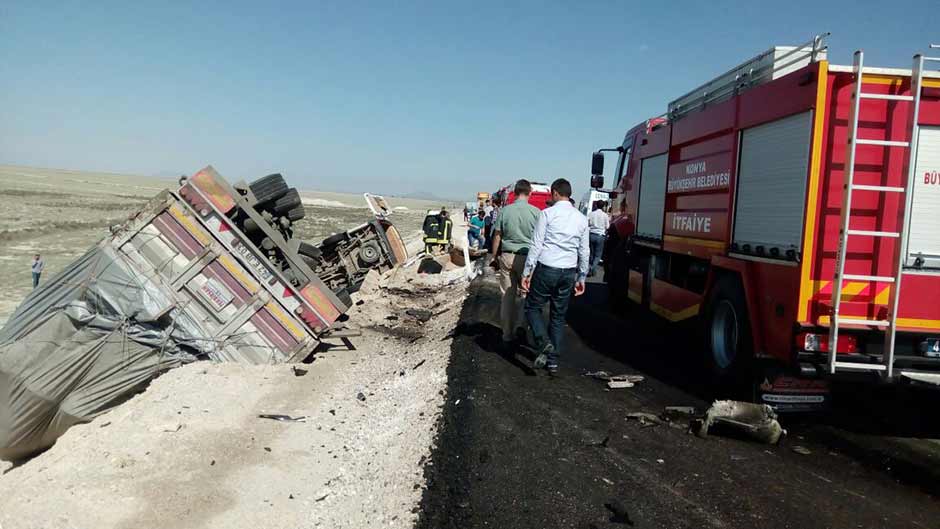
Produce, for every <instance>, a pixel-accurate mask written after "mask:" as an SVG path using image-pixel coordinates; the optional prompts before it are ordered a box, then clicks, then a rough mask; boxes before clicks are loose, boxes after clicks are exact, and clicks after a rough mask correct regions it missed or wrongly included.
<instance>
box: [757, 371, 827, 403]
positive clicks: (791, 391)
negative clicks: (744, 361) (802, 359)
mask: <svg viewBox="0 0 940 529" xmlns="http://www.w3.org/2000/svg"><path fill="white" fill-rule="evenodd" d="M756 389H757V398H758V402H760V403H762V404H768V405H770V407H771V408H773V409H774V411H776V412H777V413H795V412H815V411H822V410H825V409H828V408H829V405H830V402H831V394H830V387H829V381H828V380H826V379H823V378H805V377H798V376H795V375H793V374H792V373H789V372H786V371H784V370H783V369H781V368H779V367H776V368H775V367H765V368H764V369H763V370H762V373H761V377H760V378H758V382H757V388H756Z"/></svg>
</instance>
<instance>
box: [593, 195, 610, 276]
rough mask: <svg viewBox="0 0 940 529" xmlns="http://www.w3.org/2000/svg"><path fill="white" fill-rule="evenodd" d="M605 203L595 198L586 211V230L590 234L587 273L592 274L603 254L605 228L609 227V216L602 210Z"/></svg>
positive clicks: (605, 237)
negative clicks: (588, 211) (589, 208)
mask: <svg viewBox="0 0 940 529" xmlns="http://www.w3.org/2000/svg"><path fill="white" fill-rule="evenodd" d="M606 205H607V204H606V203H605V202H604V201H603V200H595V201H594V204H593V206H592V209H591V212H590V213H588V216H587V219H588V231H589V232H590V234H591V267H590V268H589V269H588V275H589V276H593V275H594V270H595V269H596V268H597V263H598V262H600V260H601V255H603V254H604V241H605V240H607V228H609V227H610V217H608V216H607V212H606V211H604V206H606Z"/></svg>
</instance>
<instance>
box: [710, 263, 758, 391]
mask: <svg viewBox="0 0 940 529" xmlns="http://www.w3.org/2000/svg"><path fill="white" fill-rule="evenodd" d="M704 323H705V345H706V348H707V349H706V350H707V352H708V354H707V355H706V360H707V362H708V365H709V367H710V368H711V371H712V373H713V374H714V375H715V376H716V377H717V378H718V379H743V378H744V377H745V376H746V375H747V373H748V368H749V367H750V365H751V361H752V359H753V343H752V340H751V324H750V321H749V319H748V314H747V303H746V302H745V301H744V291H743V289H742V288H741V285H740V282H739V281H738V280H737V279H736V278H735V277H731V276H724V277H722V278H720V279H719V280H718V282H717V283H716V284H715V287H714V289H712V293H711V295H710V296H709V301H708V304H707V306H706V312H705V318H704Z"/></svg>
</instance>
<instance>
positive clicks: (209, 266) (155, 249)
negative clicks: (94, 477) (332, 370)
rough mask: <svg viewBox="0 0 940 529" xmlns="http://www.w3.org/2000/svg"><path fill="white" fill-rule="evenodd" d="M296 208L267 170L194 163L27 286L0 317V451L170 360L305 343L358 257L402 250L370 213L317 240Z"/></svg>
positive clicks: (40, 435) (332, 317) (77, 419)
mask: <svg viewBox="0 0 940 529" xmlns="http://www.w3.org/2000/svg"><path fill="white" fill-rule="evenodd" d="M370 205H371V204H370ZM373 211H375V209H374V208H373ZM303 216H304V210H303V206H302V204H301V201H300V196H299V194H298V193H297V191H296V190H295V189H292V188H288V187H287V184H286V183H285V182H284V179H283V178H282V177H281V176H280V175H269V176H266V177H264V178H261V179H259V180H256V181H255V182H252V183H251V184H245V183H243V182H240V183H237V184H235V185H230V184H229V183H228V182H226V181H225V180H224V179H223V178H222V177H221V176H220V175H219V174H218V173H217V172H216V171H215V170H214V169H213V168H212V167H206V168H205V169H203V170H201V171H199V172H198V173H196V174H195V175H193V176H192V177H189V178H182V179H180V182H179V186H177V187H175V188H174V189H172V190H165V191H163V192H161V193H160V194H159V195H157V196H156V197H154V198H153V199H152V200H151V201H150V202H149V203H148V204H147V205H146V206H145V207H144V208H143V209H142V210H140V211H139V212H138V213H137V214H135V215H134V216H133V217H131V218H130V219H129V220H128V221H127V222H125V223H124V224H122V225H120V226H116V227H114V228H112V230H111V234H110V235H109V236H108V237H106V238H104V239H103V240H102V241H100V242H99V243H98V244H97V245H96V246H94V247H93V248H91V249H90V250H89V251H88V252H87V253H86V254H85V255H84V256H82V257H81V258H79V259H78V260H76V261H75V262H74V263H72V264H71V265H70V266H69V267H67V268H66V269H65V270H63V271H62V272H61V273H59V274H58V275H56V276H55V277H53V278H52V279H51V280H50V281H48V282H47V283H46V284H45V285H43V286H42V287H40V288H38V289H36V290H34V291H33V292H32V293H31V294H30V295H29V296H28V297H27V298H26V299H25V300H24V302H23V303H22V304H21V305H20V307H19V308H18V309H17V310H16V312H15V313H14V314H13V316H12V317H11V318H10V319H9V321H8V322H7V324H6V325H5V326H4V327H3V329H0V459H6V460H16V459H22V458H24V457H28V456H30V455H32V454H34V453H36V452H38V451H41V450H43V449H45V448H47V447H49V446H51V445H52V444H53V443H54V442H55V439H57V438H58V437H59V436H60V435H62V434H63V433H64V432H65V431H66V430H67V429H68V428H69V427H70V426H72V425H74V424H78V423H82V422H88V421H90V420H91V419H92V418H94V417H95V416H96V415H99V414H100V413H103V412H104V411H106V410H108V409H110V408H112V407H113V406H116V405H117V404H120V403H121V402H123V401H124V400H126V399H127V398H129V397H130V396H132V395H134V394H135V393H137V392H139V391H141V390H142V389H143V388H144V387H146V385H147V384H148V383H149V382H150V381H151V380H152V379H153V378H155V377H157V376H159V375H160V374H161V373H163V372H165V371H166V370H168V369H171V368H173V367H177V366H180V365H182V364H185V363H189V362H193V361H195V360H200V359H208V360H213V361H236V362H242V363H249V364H270V363H281V362H292V361H301V360H303V359H305V358H306V357H308V356H309V355H310V354H312V353H313V351H314V349H315V348H316V347H317V345H318V344H319V343H320V341H321V340H322V339H326V338H328V337H329V335H330V329H331V326H333V324H334V323H335V322H336V321H337V320H338V319H340V318H341V317H342V315H343V314H344V313H345V312H346V311H347V310H348V309H349V306H350V305H351V302H350V300H349V293H350V292H353V291H355V290H356V289H357V288H358V285H359V283H360V282H361V280H362V276H364V275H365V271H367V270H366V269H368V268H380V269H384V268H389V267H392V266H395V265H396V264H398V263H401V262H403V261H404V259H405V258H406V257H407V255H406V253H405V246H404V244H403V242H402V240H401V237H400V236H399V234H398V232H397V231H396V230H395V228H394V226H392V224H391V223H389V222H388V220H387V219H386V217H385V216H384V215H382V214H377V215H376V219H375V220H374V221H371V222H368V223H366V224H364V225H362V226H360V227H358V228H356V229H354V230H350V231H348V232H344V233H342V234H339V235H337V236H333V237H330V238H329V239H327V241H324V243H321V244H320V245H314V244H310V243H307V242H304V241H300V240H298V239H296V238H294V237H293V229H292V228H293V224H294V223H295V222H297V221H298V220H300V219H302V218H303ZM321 274H322V275H321Z"/></svg>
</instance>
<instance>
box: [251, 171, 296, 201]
mask: <svg viewBox="0 0 940 529" xmlns="http://www.w3.org/2000/svg"><path fill="white" fill-rule="evenodd" d="M248 188H249V189H251V193H252V194H253V195H254V196H255V198H256V199H257V200H258V204H264V203H267V202H271V201H272V200H277V199H279V198H281V197H282V196H283V195H284V193H287V190H288V189H289V188H288V187H287V182H285V181H284V177H283V176H281V174H280V173H274V174H269V175H268V176H262V177H261V178H259V179H257V180H255V181H254V182H252V183H250V184H248Z"/></svg>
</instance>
